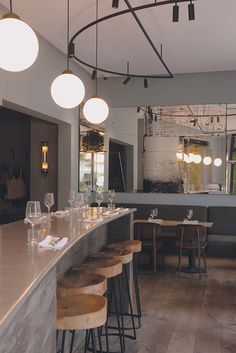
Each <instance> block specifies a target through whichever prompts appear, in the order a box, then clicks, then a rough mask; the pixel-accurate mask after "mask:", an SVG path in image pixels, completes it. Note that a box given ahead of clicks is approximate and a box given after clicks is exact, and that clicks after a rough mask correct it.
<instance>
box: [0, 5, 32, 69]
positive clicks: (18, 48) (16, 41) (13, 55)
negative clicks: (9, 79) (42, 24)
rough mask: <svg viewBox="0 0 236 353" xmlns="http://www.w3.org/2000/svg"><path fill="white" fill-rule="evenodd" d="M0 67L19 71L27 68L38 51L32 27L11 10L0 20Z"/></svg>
mask: <svg viewBox="0 0 236 353" xmlns="http://www.w3.org/2000/svg"><path fill="white" fill-rule="evenodd" d="M0 48H1V49H0V50H1V55H0V68H2V69H4V70H6V71H11V72H19V71H23V70H26V69H28V68H29V67H30V66H31V65H32V64H33V63H34V62H35V60H36V58H37V56H38V51H39V43H38V38H37V36H36V34H35V33H34V31H33V30H32V28H31V27H30V26H29V25H27V24H26V23H25V22H24V21H22V20H21V19H20V18H19V16H17V15H16V14H15V13H13V12H12V1H11V0H10V12H9V13H6V14H5V15H4V16H3V18H2V19H1V20H0Z"/></svg>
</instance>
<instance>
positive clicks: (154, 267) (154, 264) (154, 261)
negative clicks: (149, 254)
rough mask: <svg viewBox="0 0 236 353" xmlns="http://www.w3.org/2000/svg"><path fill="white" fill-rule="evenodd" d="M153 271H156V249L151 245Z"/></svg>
mask: <svg viewBox="0 0 236 353" xmlns="http://www.w3.org/2000/svg"><path fill="white" fill-rule="evenodd" d="M152 261H153V272H154V273H156V271H157V251H156V247H155V246H154V247H153V259H152Z"/></svg>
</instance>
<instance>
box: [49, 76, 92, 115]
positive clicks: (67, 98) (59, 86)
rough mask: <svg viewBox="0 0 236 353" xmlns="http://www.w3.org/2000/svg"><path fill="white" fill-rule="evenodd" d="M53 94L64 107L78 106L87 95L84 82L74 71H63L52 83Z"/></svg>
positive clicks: (55, 99)
mask: <svg viewBox="0 0 236 353" xmlns="http://www.w3.org/2000/svg"><path fill="white" fill-rule="evenodd" d="M51 95H52V98H53V100H54V101H55V103H56V104H58V105H59V106H60V107H62V108H67V109H70V108H75V107H77V106H78V105H79V104H80V103H81V102H82V100H83V99H84V95H85V88H84V84H83V82H82V81H81V79H80V78H79V77H77V76H76V75H74V74H73V73H72V72H63V73H62V75H60V76H57V77H56V78H55V80H54V81H53V83H52V85H51Z"/></svg>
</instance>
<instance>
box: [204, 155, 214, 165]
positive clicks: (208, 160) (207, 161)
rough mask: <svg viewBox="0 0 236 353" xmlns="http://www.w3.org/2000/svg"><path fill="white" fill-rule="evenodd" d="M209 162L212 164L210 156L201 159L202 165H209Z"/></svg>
mask: <svg viewBox="0 0 236 353" xmlns="http://www.w3.org/2000/svg"><path fill="white" fill-rule="evenodd" d="M211 162H212V159H211V157H210V156H205V157H204V158H203V163H204V164H205V165H210V164H211Z"/></svg>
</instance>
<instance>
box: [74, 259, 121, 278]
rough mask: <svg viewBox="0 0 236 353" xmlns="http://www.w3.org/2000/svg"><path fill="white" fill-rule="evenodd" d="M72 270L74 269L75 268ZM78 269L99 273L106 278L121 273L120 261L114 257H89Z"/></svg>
mask: <svg viewBox="0 0 236 353" xmlns="http://www.w3.org/2000/svg"><path fill="white" fill-rule="evenodd" d="M73 270H76V269H75V268H74V269H73ZM79 270H82V271H86V272H92V273H97V274H100V275H102V276H104V277H106V278H113V277H115V276H117V275H119V274H121V273H122V262H121V261H119V260H117V259H115V258H109V257H107V258H99V257H97V258H92V257H90V258H89V262H85V263H84V264H82V265H81V266H80V267H79Z"/></svg>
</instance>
